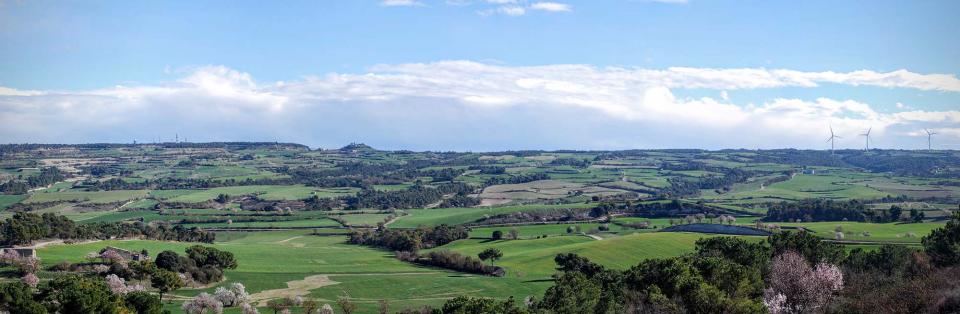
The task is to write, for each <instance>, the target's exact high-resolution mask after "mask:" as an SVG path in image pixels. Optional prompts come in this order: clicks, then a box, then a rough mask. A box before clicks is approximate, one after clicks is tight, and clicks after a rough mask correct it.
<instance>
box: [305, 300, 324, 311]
mask: <svg viewBox="0 0 960 314" xmlns="http://www.w3.org/2000/svg"><path fill="white" fill-rule="evenodd" d="M300 306H301V307H303V312H304V313H309V314H313V313H314V312H315V311H316V310H317V309H318V308H320V302H317V300H305V301H303V303H301V304H300Z"/></svg>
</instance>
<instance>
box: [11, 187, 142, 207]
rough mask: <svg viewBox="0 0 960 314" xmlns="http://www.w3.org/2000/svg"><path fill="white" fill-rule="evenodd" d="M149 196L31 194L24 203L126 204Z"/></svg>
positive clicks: (136, 192) (130, 192)
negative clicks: (76, 202)
mask: <svg viewBox="0 0 960 314" xmlns="http://www.w3.org/2000/svg"><path fill="white" fill-rule="evenodd" d="M146 196H147V191H144V190H117V191H97V192H75V191H71V192H51V193H34V194H30V197H29V198H27V199H26V200H25V201H24V203H28V204H29V203H44V202H54V201H78V202H90V203H97V204H101V203H114V202H124V201H129V200H132V199H136V198H143V197H146Z"/></svg>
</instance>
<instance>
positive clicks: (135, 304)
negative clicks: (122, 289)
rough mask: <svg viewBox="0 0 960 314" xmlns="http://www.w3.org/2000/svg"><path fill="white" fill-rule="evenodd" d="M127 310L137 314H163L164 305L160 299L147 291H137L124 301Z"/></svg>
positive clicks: (127, 296) (128, 295)
mask: <svg viewBox="0 0 960 314" xmlns="http://www.w3.org/2000/svg"><path fill="white" fill-rule="evenodd" d="M123 302H124V304H126V306H127V308H129V309H131V310H133V311H134V312H136V313H137V314H161V313H163V304H162V303H160V298H157V296H155V295H152V294H150V293H148V292H146V291H137V292H131V293H128V294H127V295H126V296H125V297H124V299H123Z"/></svg>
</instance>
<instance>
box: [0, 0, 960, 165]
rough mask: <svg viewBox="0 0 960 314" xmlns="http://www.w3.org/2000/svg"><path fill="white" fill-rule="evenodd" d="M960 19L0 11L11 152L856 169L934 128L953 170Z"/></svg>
mask: <svg viewBox="0 0 960 314" xmlns="http://www.w3.org/2000/svg"><path fill="white" fill-rule="evenodd" d="M956 12H960V2H957V1H909V2H908V1H803V2H792V1H736V2H733V1H700V0H689V1H642V0H635V1H630V0H606V1H559V0H557V1H550V2H547V1H524V0H514V1H510V0H494V1H485V0H473V1H468V0H448V1H444V0H439V1H428V0H421V1H412V0H406V1H405V0H388V1H373V0H371V1H360V0H357V1H303V2H293V1H290V2H283V3H272V2H271V3H265V2H254V1H168V2H160V1H151V2H148V1H84V2H79V1H77V2H74V1H30V0H23V1H3V0H0V43H2V44H0V88H2V89H0V121H3V122H7V123H4V125H5V126H0V132H2V134H5V135H6V136H3V138H6V141H7V142H100V141H119V142H128V141H130V140H131V139H132V138H140V141H146V140H147V139H150V138H156V137H158V136H159V137H161V138H165V137H170V136H169V134H170V133H175V132H178V133H181V134H193V135H194V136H192V137H191V138H190V139H191V140H197V141H201V140H204V141H206V140H284V141H295V142H302V143H305V144H308V145H311V146H325V147H332V146H339V145H342V144H344V143H348V142H354V141H357V142H360V141H362V142H368V143H371V144H373V145H375V146H379V147H383V148H403V149H460V150H491V149H520V148H548V149H549V148H585V149H619V148H664V147H698V148H727V147H729V148H739V147H745V148H773V147H802V148H819V149H822V148H824V144H823V141H822V139H820V137H822V138H826V136H825V135H823V134H825V133H826V131H825V130H826V129H827V127H828V126H829V125H835V128H837V129H839V130H841V131H842V132H844V133H845V134H849V135H848V136H846V137H845V140H844V143H843V145H844V146H846V147H851V148H854V147H859V146H862V145H860V144H859V143H860V142H862V141H860V140H859V139H857V136H856V134H859V132H861V131H862V130H861V129H864V130H865V129H866V128H870V127H874V128H876V129H878V130H879V131H878V132H877V133H876V134H875V140H876V143H877V146H878V147H902V148H919V147H920V146H924V145H925V140H923V141H920V138H921V136H919V135H921V134H920V133H918V132H920V131H921V130H922V129H924V128H930V129H934V130H936V131H937V132H938V133H940V134H938V137H939V141H938V143H940V144H941V146H940V147H941V148H952V149H957V148H960V113H958V112H957V110H958V109H960V87H958V86H960V85H958V84H960V81H958V80H957V74H958V73H960V41H958V40H955V39H954V38H955V36H956V34H955V32H956V31H957V30H960V19H957V18H955V14H956ZM568 66H578V67H583V68H578V69H575V70H570V69H568V68H565V67H568ZM584 68H585V69H586V70H584ZM671 69H674V70H671ZM676 69H679V70H676ZM621 70H623V71H621ZM738 70H751V71H753V72H749V73H744V72H742V71H740V72H738ZM781 70H782V71H790V72H777V71H781ZM901 70H902V71H901ZM657 71H659V72H657ZM856 71H868V72H856ZM897 71H900V72H897ZM623 72H628V73H623ZM777 73H779V74H777ZM571 74H577V75H571ZM444 80H448V81H444ZM462 82H474V83H476V84H462ZM486 85H489V86H486ZM518 86H519V87H518ZM517 88H519V89H517ZM513 89H517V90H513ZM358 91H362V92H358ZM864 108H867V109H864ZM254 122H255V125H256V126H251V124H250V123H254ZM561 122H562V123H563V124H564V125H558V123H561ZM684 122H688V123H684ZM584 124H586V125H584ZM427 125H430V126H427ZM786 127H789V128H791V129H790V130H785V129H784V128H786ZM821 135H823V136H821ZM815 137H816V139H814V138H815ZM858 145H859V146H858Z"/></svg>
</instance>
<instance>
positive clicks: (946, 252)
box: [922, 211, 960, 267]
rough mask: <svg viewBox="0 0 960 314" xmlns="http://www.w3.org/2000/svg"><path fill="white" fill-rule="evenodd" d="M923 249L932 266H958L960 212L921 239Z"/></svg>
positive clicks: (959, 260) (959, 262)
mask: <svg viewBox="0 0 960 314" xmlns="http://www.w3.org/2000/svg"><path fill="white" fill-rule="evenodd" d="M922 243H923V248H924V250H925V251H926V252H927V255H930V260H931V262H933V264H934V265H937V266H941V267H948V266H953V265H958V264H960V211H956V212H954V213H953V217H951V218H950V221H948V222H947V224H946V225H945V226H943V227H940V228H937V229H934V230H933V231H931V232H930V234H928V235H926V236H924V237H923V240H922Z"/></svg>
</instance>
